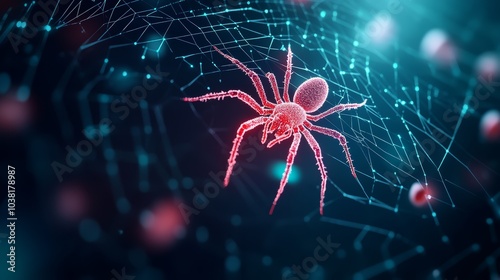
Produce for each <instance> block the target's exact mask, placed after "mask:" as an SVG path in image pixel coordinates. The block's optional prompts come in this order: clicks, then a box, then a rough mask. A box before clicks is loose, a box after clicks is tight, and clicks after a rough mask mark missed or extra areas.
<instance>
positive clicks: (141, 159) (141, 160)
mask: <svg viewBox="0 0 500 280" xmlns="http://www.w3.org/2000/svg"><path fill="white" fill-rule="evenodd" d="M139 165H142V166H145V165H148V156H147V155H144V154H141V155H139Z"/></svg>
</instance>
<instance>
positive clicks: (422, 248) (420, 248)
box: [415, 245, 424, 254]
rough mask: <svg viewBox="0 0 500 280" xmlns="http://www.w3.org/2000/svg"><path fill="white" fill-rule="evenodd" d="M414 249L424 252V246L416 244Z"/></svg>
mask: <svg viewBox="0 0 500 280" xmlns="http://www.w3.org/2000/svg"><path fill="white" fill-rule="evenodd" d="M415 250H416V251H417V253H419V254H421V253H423V252H424V247H422V246H421V245H418V246H417V248H416V249H415Z"/></svg>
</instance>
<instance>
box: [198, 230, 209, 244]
mask: <svg viewBox="0 0 500 280" xmlns="http://www.w3.org/2000/svg"><path fill="white" fill-rule="evenodd" d="M196 240H198V242H200V243H205V242H207V241H208V229H207V228H206V227H199V228H198V229H197V230H196Z"/></svg>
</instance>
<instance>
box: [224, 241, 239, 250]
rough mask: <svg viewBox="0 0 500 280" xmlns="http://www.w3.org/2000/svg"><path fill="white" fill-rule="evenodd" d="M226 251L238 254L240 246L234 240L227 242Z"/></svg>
mask: <svg viewBox="0 0 500 280" xmlns="http://www.w3.org/2000/svg"><path fill="white" fill-rule="evenodd" d="M226 250H227V252H228V253H236V252H237V251H238V245H236V242H234V240H232V239H228V240H226Z"/></svg>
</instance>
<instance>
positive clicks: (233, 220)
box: [231, 215, 241, 226]
mask: <svg viewBox="0 0 500 280" xmlns="http://www.w3.org/2000/svg"><path fill="white" fill-rule="evenodd" d="M231 224H232V225H233V226H239V225H241V217H240V216H239V215H233V216H231Z"/></svg>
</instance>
